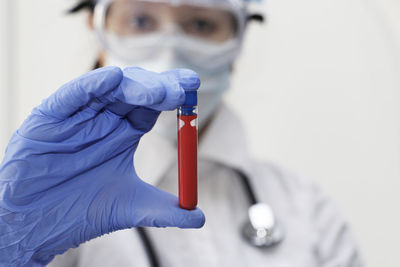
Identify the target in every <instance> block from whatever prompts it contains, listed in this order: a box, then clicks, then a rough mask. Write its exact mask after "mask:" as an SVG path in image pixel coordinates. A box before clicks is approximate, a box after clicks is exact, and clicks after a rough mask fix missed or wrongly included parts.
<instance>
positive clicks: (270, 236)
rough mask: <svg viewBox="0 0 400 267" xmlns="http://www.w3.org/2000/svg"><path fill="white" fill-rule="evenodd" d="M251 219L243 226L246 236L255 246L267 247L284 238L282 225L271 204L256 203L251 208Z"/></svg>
mask: <svg viewBox="0 0 400 267" xmlns="http://www.w3.org/2000/svg"><path fill="white" fill-rule="evenodd" d="M248 213H249V221H248V222H246V224H245V225H244V226H243V229H242V231H243V236H244V238H245V239H246V240H247V241H248V242H249V243H250V244H251V245H253V246H255V247H259V248H267V247H271V246H274V245H277V244H279V243H280V242H282V240H283V239H284V234H283V231H282V229H281V227H280V226H279V225H278V224H277V222H276V220H275V216H274V213H273V211H272V209H271V208H270V206H269V205H267V204H265V203H256V204H254V205H252V206H251V207H250V208H249V211H248Z"/></svg>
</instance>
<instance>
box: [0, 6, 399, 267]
mask: <svg viewBox="0 0 400 267" xmlns="http://www.w3.org/2000/svg"><path fill="white" fill-rule="evenodd" d="M72 3H73V1H72V0H35V1H32V0H2V1H0V20H1V21H0V88H1V91H0V125H1V126H0V129H1V130H0V149H1V151H3V150H4V148H5V146H6V143H7V141H8V139H9V137H10V135H11V133H12V131H13V130H15V129H16V128H17V127H18V125H19V124H20V123H21V122H22V121H23V119H24V117H25V116H26V115H27V114H28V113H29V112H30V110H31V109H32V108H33V107H34V106H35V105H37V104H38V103H40V101H41V99H43V98H44V97H46V96H47V95H49V94H50V93H51V92H53V91H54V90H55V89H57V88H58V87H59V86H60V85H62V84H63V83H64V82H66V81H68V80H70V79H71V78H73V77H75V76H78V75H79V74H81V73H84V72H85V71H86V70H88V69H90V67H91V65H92V63H93V61H94V56H95V53H96V46H95V45H94V37H93V36H91V35H90V33H89V32H88V30H87V29H86V28H85V20H86V19H85V16H84V15H83V14H81V15H78V16H65V14H64V11H65V10H66V9H67V7H69V6H70V5H71V4H72ZM265 6H266V8H265V10H266V12H267V14H268V23H267V25H263V26H260V25H253V26H251V27H250V29H249V33H248V36H247V37H248V38H247V39H248V40H247V43H246V46H245V48H244V51H243V53H242V57H241V58H240V60H239V62H238V63H237V65H236V67H235V69H236V73H237V75H236V76H235V86H234V88H232V90H231V91H230V93H229V95H228V96H227V100H228V102H230V103H231V104H232V105H233V107H234V108H235V110H236V111H237V112H238V113H239V115H240V116H241V117H242V118H243V120H244V123H245V124H246V126H247V128H248V135H249V140H250V145H251V148H252V150H253V152H254V153H255V154H256V155H257V156H259V157H261V158H265V159H269V160H273V161H277V162H279V163H282V164H284V165H287V166H289V167H290V168H293V169H296V170H298V171H299V172H301V173H303V174H305V175H308V176H311V177H312V178H313V179H315V180H316V181H317V182H318V183H319V184H320V185H321V187H322V188H323V190H324V191H326V192H327V193H328V194H329V195H330V196H331V197H332V198H333V199H334V200H335V201H336V203H337V204H338V205H339V206H340V207H341V209H342V210H343V213H344V215H345V216H346V217H347V218H348V219H349V221H350V224H351V226H352V228H353V231H354V234H355V236H356V238H357V240H358V242H359V244H360V247H361V251H362V254H363V256H364V258H365V260H366V262H367V264H368V265H369V266H387V267H395V266H396V267H398V266H400V257H399V256H398V251H399V244H400V230H399V227H400V215H399V210H400V207H399V206H400V205H399V204H400V194H399V193H398V191H399V190H400V164H399V163H400V107H399V106H400V105H399V104H400V98H399V97H400V90H399V89H400V2H399V1H398V0H302V1H300V0H269V1H268V3H267V4H266V5H265Z"/></svg>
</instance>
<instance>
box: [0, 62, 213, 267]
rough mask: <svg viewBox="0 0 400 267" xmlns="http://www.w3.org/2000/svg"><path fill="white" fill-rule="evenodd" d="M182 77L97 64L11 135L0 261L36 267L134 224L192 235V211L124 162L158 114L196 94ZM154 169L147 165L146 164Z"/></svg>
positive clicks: (1, 175)
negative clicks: (188, 92)
mask: <svg viewBox="0 0 400 267" xmlns="http://www.w3.org/2000/svg"><path fill="white" fill-rule="evenodd" d="M198 86H199V79H198V76H197V75H196V74H195V73H194V72H192V71H189V70H173V71H169V72H165V73H161V74H157V73H153V72H149V71H145V70H143V69H140V68H127V69H125V70H124V71H123V72H122V71H121V70H120V69H119V68H116V67H107V68H102V69H98V70H96V71H92V72H89V73H88V74H86V75H84V76H82V77H80V78H78V79H76V80H74V81H72V82H70V83H68V84H66V85H65V86H63V87H62V88H60V89H59V90H58V91H57V92H56V93H54V94H53V95H52V96H50V97H49V98H48V99H46V100H44V101H43V103H42V104H41V105H40V106H39V107H37V108H35V109H34V110H33V112H32V114H31V115H30V116H29V117H28V118H27V119H26V121H25V122H24V123H23V124H22V126H21V127H20V129H19V130H18V131H17V132H16V133H15V134H14V136H13V137H12V139H11V141H10V144H9V145H8V147H7V150H6V154H5V157H4V160H3V163H2V165H1V167H0V262H1V265H2V266H23V265H25V264H26V265H27V266H36V265H38V266H41V265H45V264H47V263H48V262H50V261H51V260H52V259H53V257H54V255H56V254H62V253H63V252H65V251H66V250H67V249H69V248H71V247H77V246H78V245H79V244H81V243H83V242H85V241H87V240H90V239H92V238H95V237H97V236H100V235H103V234H105V233H109V232H112V231H116V230H119V229H125V228H130V227H135V226H156V227H166V226H177V227H181V228H197V227H201V226H202V225H203V224H204V221H205V219H204V215H203V213H202V212H201V211H200V210H199V209H196V210H194V211H187V210H183V209H180V208H179V206H178V200H177V198H176V197H175V196H173V195H171V194H169V193H167V192H164V191H162V190H160V189H158V188H156V187H154V186H151V185H149V184H147V183H145V182H143V181H142V180H141V179H139V177H138V176H137V175H136V173H135V168H134V164H133V155H134V153H135V150H136V148H137V145H138V142H139V140H140V138H141V137H142V136H143V134H145V133H146V132H148V131H149V130H150V129H151V128H152V127H153V125H154V123H155V121H156V120H157V117H158V115H159V114H160V111H162V110H172V109H175V108H176V107H178V106H179V105H180V104H182V103H183V102H184V99H185V96H184V89H185V88H188V89H189V88H190V89H193V88H198ZM154 166H155V168H156V167H157V162H154Z"/></svg>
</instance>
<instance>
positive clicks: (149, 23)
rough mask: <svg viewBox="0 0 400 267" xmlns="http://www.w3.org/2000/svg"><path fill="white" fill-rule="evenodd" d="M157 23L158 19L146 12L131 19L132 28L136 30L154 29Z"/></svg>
mask: <svg viewBox="0 0 400 267" xmlns="http://www.w3.org/2000/svg"><path fill="white" fill-rule="evenodd" d="M156 24H157V23H156V20H155V19H153V18H152V17H151V16H149V15H146V14H142V15H136V16H134V17H133V18H132V19H131V21H130V25H131V28H132V30H133V31H135V32H148V31H153V30H155V29H156V27H157V25H156Z"/></svg>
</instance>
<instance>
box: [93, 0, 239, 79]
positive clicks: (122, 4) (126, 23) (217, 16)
mask: <svg viewBox="0 0 400 267" xmlns="http://www.w3.org/2000/svg"><path fill="white" fill-rule="evenodd" d="M245 24H246V12H245V6H244V4H243V2H242V1H241V0H99V1H98V2H97V3H96V6H95V10H94V27H95V30H96V33H97V35H98V37H99V39H100V42H101V44H102V46H103V48H104V49H105V50H106V51H107V53H111V54H112V55H113V56H116V57H118V58H119V59H120V60H122V61H125V62H140V61H143V60H146V59H147V58H151V57H155V56H157V53H161V51H163V50H164V49H166V48H168V49H172V50H173V51H174V53H176V55H177V56H178V57H180V58H181V59H182V60H183V61H185V62H188V63H189V64H190V65H192V66H193V67H194V68H202V69H208V70H210V71H215V70H217V69H219V68H221V67H224V66H226V65H228V64H231V63H232V61H233V60H234V59H235V58H236V56H237V54H238V52H239V50H240V46H241V42H242V38H243V32H244V28H245Z"/></svg>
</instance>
